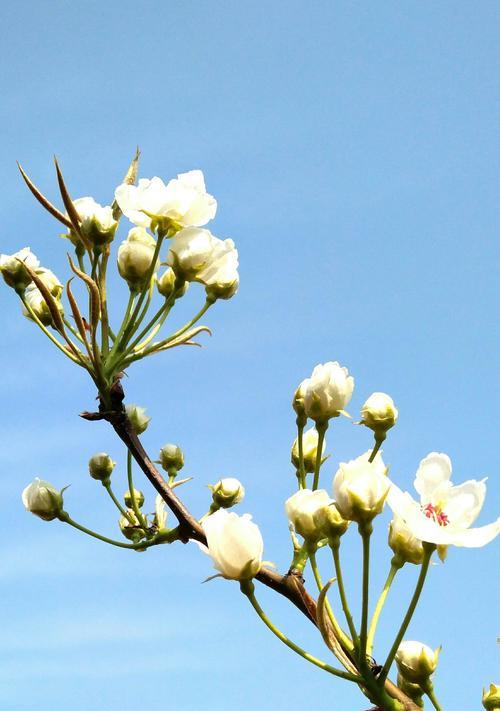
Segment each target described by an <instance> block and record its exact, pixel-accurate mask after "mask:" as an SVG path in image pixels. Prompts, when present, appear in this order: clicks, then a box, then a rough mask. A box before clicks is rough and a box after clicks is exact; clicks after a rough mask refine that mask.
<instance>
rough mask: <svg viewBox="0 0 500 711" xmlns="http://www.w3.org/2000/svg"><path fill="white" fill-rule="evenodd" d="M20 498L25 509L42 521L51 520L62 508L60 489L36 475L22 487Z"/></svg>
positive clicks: (56, 516) (57, 515)
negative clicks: (29, 482)
mask: <svg viewBox="0 0 500 711" xmlns="http://www.w3.org/2000/svg"><path fill="white" fill-rule="evenodd" d="M22 499H23V504H24V507H25V509H26V511H29V512H30V513H32V514H35V516H38V517H39V518H41V519H43V520H44V521H53V520H54V519H55V518H58V517H59V515H60V514H61V513H62V510H63V497H62V491H59V490H58V489H56V488H55V487H54V486H52V484H49V482H48V481H43V479H39V478H38V477H36V479H35V480H34V481H33V482H32V483H31V484H29V485H28V486H27V487H26V488H25V489H24V491H23V495H22Z"/></svg>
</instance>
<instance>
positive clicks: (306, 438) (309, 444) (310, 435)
mask: <svg viewBox="0 0 500 711" xmlns="http://www.w3.org/2000/svg"><path fill="white" fill-rule="evenodd" d="M325 445H326V440H323V448H322V450H321V455H323V454H324V451H325ZM317 452H318V433H317V431H316V428H315V427H311V429H309V430H307V432H304V434H303V435H302V453H303V455H304V469H305V471H306V473H308V474H310V473H311V472H313V471H314V467H315V466H316V456H317ZM291 458H292V464H293V465H294V467H295V468H296V469H298V468H299V464H300V461H299V438H298V437H297V438H296V440H295V442H294V443H293V445H292V457H291Z"/></svg>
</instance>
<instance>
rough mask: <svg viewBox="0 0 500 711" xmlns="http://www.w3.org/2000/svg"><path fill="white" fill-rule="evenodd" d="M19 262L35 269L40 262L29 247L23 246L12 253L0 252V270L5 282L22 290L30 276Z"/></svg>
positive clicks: (28, 281)
mask: <svg viewBox="0 0 500 711" xmlns="http://www.w3.org/2000/svg"><path fill="white" fill-rule="evenodd" d="M20 262H24V264H26V265H27V266H28V267H30V268H31V269H36V268H37V267H38V266H39V264H40V262H39V261H38V259H37V257H36V256H35V255H34V254H33V252H32V251H31V250H30V248H29V247H23V248H22V249H20V250H19V252H15V253H14V254H0V272H1V273H2V276H3V278H4V280H5V282H6V283H7V284H8V285H9V286H11V287H13V288H14V289H19V290H21V291H22V290H23V289H25V288H26V287H27V286H28V284H29V283H30V282H31V277H30V275H29V274H28V272H27V271H26V269H25V268H24V267H23V265H22V264H20Z"/></svg>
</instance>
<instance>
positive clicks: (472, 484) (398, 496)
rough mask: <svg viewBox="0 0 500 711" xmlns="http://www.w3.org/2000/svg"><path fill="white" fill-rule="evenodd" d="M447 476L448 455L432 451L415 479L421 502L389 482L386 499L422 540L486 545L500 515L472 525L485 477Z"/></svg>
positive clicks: (498, 530) (498, 526) (499, 523)
mask: <svg viewBox="0 0 500 711" xmlns="http://www.w3.org/2000/svg"><path fill="white" fill-rule="evenodd" d="M450 477H451V461H450V458H449V457H448V456H447V455H446V454H439V453H437V452H431V453H430V454H428V455H427V457H425V459H423V460H422V461H421V462H420V466H419V468H418V471H417V474H416V478H415V482H414V484H415V489H416V490H417V492H418V494H419V495H420V502H417V501H415V500H414V499H413V498H412V497H411V495H410V494H409V493H408V492H405V493H403V492H402V491H401V489H399V488H398V487H397V486H396V485H395V484H392V485H391V489H390V492H389V495H388V498H387V502H388V504H389V506H390V507H391V508H392V510H393V511H394V513H395V514H396V515H397V516H399V517H400V518H401V519H403V521H404V522H405V523H406V525H407V526H408V528H409V529H410V531H411V532H412V534H413V535H414V536H415V537H416V538H419V539H420V540H421V541H426V542H428V543H435V544H436V545H444V546H446V545H454V546H463V547H466V548H479V547H481V546H484V545H486V544H487V543H489V542H490V541H492V540H493V539H494V538H495V537H496V536H497V535H498V533H500V518H498V519H497V520H496V521H495V522H493V523H490V524H488V525H486V526H481V527H478V528H471V526H472V524H473V523H474V521H475V520H476V518H477V517H478V515H479V513H480V511H481V508H482V506H483V503H484V499H485V496H486V484H485V481H486V479H483V480H482V481H476V480H472V479H471V480H469V481H466V482H464V483H463V484H461V485H459V486H453V484H452V483H451V481H450Z"/></svg>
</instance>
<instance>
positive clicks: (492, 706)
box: [483, 684, 500, 711]
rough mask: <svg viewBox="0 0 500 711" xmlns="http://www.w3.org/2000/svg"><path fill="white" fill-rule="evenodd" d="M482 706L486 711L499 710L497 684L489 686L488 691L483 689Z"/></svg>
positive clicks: (499, 694)
mask: <svg viewBox="0 0 500 711" xmlns="http://www.w3.org/2000/svg"><path fill="white" fill-rule="evenodd" d="M483 706H484V708H485V709H486V711H496V709H500V686H498V684H490V688H489V689H484V691H483Z"/></svg>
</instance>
